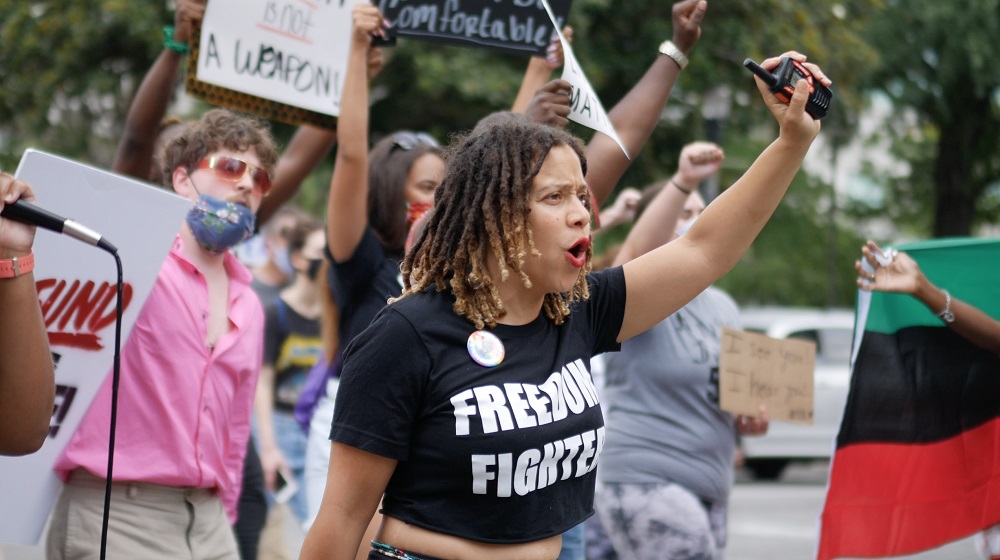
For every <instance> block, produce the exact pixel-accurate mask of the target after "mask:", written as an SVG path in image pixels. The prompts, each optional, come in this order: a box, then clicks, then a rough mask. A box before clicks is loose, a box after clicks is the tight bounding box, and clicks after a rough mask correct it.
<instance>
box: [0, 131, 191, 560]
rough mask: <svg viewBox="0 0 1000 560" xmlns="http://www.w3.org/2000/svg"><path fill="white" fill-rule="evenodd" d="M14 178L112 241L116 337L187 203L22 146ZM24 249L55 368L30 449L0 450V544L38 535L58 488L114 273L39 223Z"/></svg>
mask: <svg viewBox="0 0 1000 560" xmlns="http://www.w3.org/2000/svg"><path fill="white" fill-rule="evenodd" d="M17 177H18V178H20V179H24V180H25V181H27V182H28V183H30V184H31V186H32V188H34V190H35V195H36V196H37V197H38V204H39V205H40V206H42V207H43V208H46V209H48V210H51V211H53V212H55V213H56V214H59V215H62V216H66V217H69V218H72V219H74V220H76V221H77V222H79V223H81V224H84V225H86V226H87V227H90V228H93V229H94V230H95V231H98V232H100V233H101V235H103V236H104V237H105V238H107V239H108V241H110V242H112V243H114V244H115V245H116V246H117V247H118V255H119V257H120V258H121V260H122V273H123V275H124V287H123V290H122V307H123V313H122V342H123V344H124V340H125V338H126V337H127V336H128V333H129V332H130V331H131V330H132V326H133V325H134V324H135V320H136V319H137V318H138V316H139V310H140V309H141V308H142V305H143V303H145V301H146V296H147V295H149V291H150V290H151V289H152V288H153V283H154V282H155V281H156V277H157V274H158V273H159V271H160V267H161V265H162V264H163V261H164V259H166V257H167V252H168V251H169V250H170V247H171V244H172V243H173V241H174V237H175V235H176V234H177V231H178V230H179V229H180V227H181V225H182V224H183V223H184V216H185V214H186V213H187V211H188V209H189V208H190V207H191V202H190V201H189V200H187V199H184V198H181V197H179V196H177V195H176V194H173V193H171V192H167V191H166V190H164V189H161V188H157V187H154V186H152V185H148V184H146V183H143V182H141V181H137V180H135V179H131V178H128V177H122V176H120V175H115V174H113V173H109V172H107V171H104V170H101V169H97V168H94V167H90V166H87V165H84V164H82V163H77V162H74V161H72V160H68V159H64V158H61V157H58V156H55V155H51V154H47V153H44V152H39V151H35V150H28V151H26V152H25V154H24V156H23V157H22V158H21V163H20V165H19V166H18V168H17ZM34 251H35V255H36V260H37V263H38V264H37V266H36V267H35V273H34V276H35V288H36V290H37V291H38V301H39V304H40V306H41V309H42V317H43V318H44V320H45V327H46V329H47V330H48V335H49V346H50V347H51V349H52V359H53V362H54V363H55V366H56V368H55V371H56V395H55V396H56V398H55V407H54V408H55V409H54V411H53V412H52V417H51V419H50V420H49V435H48V438H47V439H46V441H45V443H44V444H43V445H42V448H41V449H40V450H39V451H38V452H37V453H34V454H32V455H28V456H25V457H0V496H3V499H0V542H10V543H17V544H25V545H31V544H35V543H36V542H37V541H38V538H39V536H40V535H41V533H42V528H43V527H44V526H45V520H46V519H48V517H49V513H50V512H51V510H52V507H53V505H54V504H55V501H56V498H57V497H58V495H59V490H60V488H62V483H61V482H60V481H59V477H58V476H56V473H55V472H54V471H53V470H52V469H53V466H54V465H55V462H56V459H58V457H59V455H60V454H61V453H62V450H63V449H64V448H65V447H66V444H67V443H68V442H69V439H70V437H71V436H72V435H73V432H74V431H75V430H76V426H77V425H78V424H79V423H80V420H81V419H82V418H83V414H84V412H86V411H87V407H89V406H90V403H91V401H92V400H93V398H94V395H96V394H97V390H98V389H99V388H100V386H101V384H102V383H103V382H104V379H105V378H106V377H107V375H108V372H109V371H110V368H111V365H112V362H113V355H114V346H115V345H114V342H115V307H116V295H117V279H118V273H117V268H116V266H115V261H114V259H113V258H112V256H111V255H109V254H107V253H105V252H103V251H101V250H100V249H97V248H96V247H92V246H90V245H86V244H83V243H80V242H79V241H76V240H74V239H72V238H70V237H67V236H62V235H56V234H54V233H52V232H48V231H46V230H43V229H39V230H38V233H37V234H36V235H35V245H34ZM4 320H13V319H11V318H9V317H8V318H5V319H4ZM126 421H127V419H126Z"/></svg>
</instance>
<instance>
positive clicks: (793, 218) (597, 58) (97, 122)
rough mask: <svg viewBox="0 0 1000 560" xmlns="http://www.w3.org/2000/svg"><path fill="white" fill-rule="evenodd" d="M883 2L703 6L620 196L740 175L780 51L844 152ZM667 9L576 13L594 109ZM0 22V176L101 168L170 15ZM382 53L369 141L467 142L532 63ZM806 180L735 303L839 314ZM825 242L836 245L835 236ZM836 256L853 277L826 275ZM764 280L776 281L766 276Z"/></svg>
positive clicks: (583, 8) (123, 5)
mask: <svg viewBox="0 0 1000 560" xmlns="http://www.w3.org/2000/svg"><path fill="white" fill-rule="evenodd" d="M880 1H881V0H843V1H840V2H837V3H834V4H822V3H821V4H819V5H816V4H810V3H803V2H799V1H797V0H747V1H744V2H710V6H709V9H708V14H707V16H706V19H705V22H704V24H703V34H702V38H701V41H700V42H699V44H698V45H696V47H695V50H694V51H693V52H692V53H691V60H692V64H691V66H689V67H688V69H686V70H685V71H684V72H683V73H682V74H681V78H680V80H679V81H678V83H677V85H676V86H675V88H674V91H673V94H672V98H671V101H670V104H669V106H668V109H667V111H665V112H664V114H663V115H661V118H660V125H659V126H658V127H657V128H656V130H654V132H653V135H652V137H651V138H650V141H649V142H648V143H647V145H646V147H645V148H644V150H643V152H642V153H641V154H639V155H638V157H635V158H634V161H633V164H632V166H631V168H630V169H629V171H628V172H627V174H626V176H625V177H624V178H623V180H622V181H621V183H620V185H619V186H620V187H622V186H627V185H632V186H641V185H644V184H647V183H649V182H651V181H653V180H655V179H658V178H661V177H663V176H666V175H667V174H669V173H671V172H672V171H673V168H674V166H675V162H676V158H677V154H678V153H679V151H680V148H681V147H682V146H683V144H685V143H687V142H690V141H694V140H701V139H706V138H708V139H712V140H715V141H717V142H720V143H721V144H722V145H723V147H724V148H725V149H726V150H727V153H728V154H729V162H728V164H727V167H726V171H725V172H724V173H723V176H722V180H721V184H722V185H723V186H726V185H730V184H732V182H734V181H735V179H736V178H737V177H738V176H739V175H740V174H742V172H743V171H744V170H745V169H746V167H747V166H748V165H749V164H750V163H751V162H752V161H753V158H754V157H755V155H756V154H757V153H759V152H760V150H761V149H763V147H764V146H765V145H766V143H767V141H769V139H771V138H773V137H774V135H775V133H776V129H775V128H774V125H773V121H772V119H771V118H770V116H769V115H768V113H767V111H766V109H764V107H763V105H762V104H761V103H760V102H759V100H758V99H757V92H756V88H755V87H754V85H753V80H752V78H751V76H750V74H749V73H748V72H747V71H746V70H745V69H744V68H743V66H742V61H743V59H744V58H746V57H751V58H754V59H755V60H758V61H759V60H760V59H762V58H764V57H765V56H771V55H775V54H778V53H780V52H783V51H785V50H790V49H795V50H799V51H801V52H805V53H807V54H809V55H810V59H811V60H813V61H815V62H817V63H819V64H821V65H822V66H823V68H824V70H825V71H826V72H827V74H828V75H830V76H831V77H832V79H833V80H834V82H835V86H834V94H835V101H834V103H835V105H834V110H833V111H832V112H831V115H830V116H828V118H827V119H826V120H825V121H824V132H823V134H824V135H827V136H829V137H830V138H832V139H833V141H834V142H843V141H846V140H847V139H849V138H850V136H851V131H852V130H853V127H854V123H855V122H856V119H857V117H856V115H858V114H859V111H860V107H861V103H862V97H861V95H859V94H858V92H859V91H860V87H859V86H860V84H859V80H860V78H861V73H860V72H857V71H856V70H857V69H858V68H865V67H871V66H873V64H874V60H875V54H874V52H873V50H872V49H871V48H870V47H869V46H868V45H867V44H866V43H865V42H864V41H863V36H862V35H861V32H862V31H863V30H864V28H865V26H866V22H867V19H868V18H869V17H870V16H871V15H873V14H874V13H875V12H874V8H875V7H876V6H877V5H878V3H879V2H880ZM979 1H983V0H979ZM927 2H928V3H929V2H930V0H927ZM670 10H671V4H670V3H669V2H661V1H655V0H631V1H629V2H619V1H614V0H575V2H574V5H573V8H572V11H571V12H570V22H569V23H570V24H571V25H573V26H574V28H575V38H576V39H575V44H574V50H575V52H576V54H577V57H578V58H579V59H580V61H581V63H582V64H583V66H584V69H585V71H586V72H587V75H588V78H589V79H590V81H591V83H592V84H593V86H594V88H595V89H596V91H597V92H598V94H599V95H600V97H601V99H602V101H603V104H604V105H605V107H607V108H609V109H610V108H611V107H612V106H613V105H614V104H615V103H616V102H617V100H618V99H620V98H621V97H622V96H624V94H625V93H626V92H627V91H628V89H629V88H630V87H631V86H632V84H634V83H635V82H636V81H637V80H638V79H639V78H640V77H641V76H642V74H643V73H644V72H645V70H646V68H647V67H648V66H649V64H650V63H651V62H652V61H653V60H654V59H655V57H656V56H657V47H658V45H659V44H660V42H662V41H663V40H665V39H669V38H670V37H671V34H672V23H671V14H670ZM0 13H3V14H4V18H3V19H2V20H0V38H2V39H3V44H4V49H3V50H2V51H0V74H2V75H3V76H4V81H3V83H2V85H0V88H2V92H3V95H2V96H0V166H2V167H5V168H8V167H10V166H11V165H12V164H13V163H15V162H16V160H17V159H18V158H19V156H20V153H21V152H22V151H23V149H24V148H25V147H27V146H37V147H40V148H43V149H47V150H50V151H54V152H57V153H62V154H64V155H67V156H69V157H73V158H76V159H80V160H83V161H89V162H92V163H94V164H95V165H99V166H107V165H108V164H109V163H110V161H111V157H112V153H113V150H114V147H115V145H116V143H117V139H118V136H119V135H120V133H121V130H122V123H123V120H124V115H125V113H126V110H127V107H128V104H129V102H130V100H131V96H132V95H133V93H134V90H135V88H136V87H137V85H138V83H139V81H140V80H141V78H142V75H143V74H144V73H145V71H146V69H148V68H149V66H150V65H151V64H152V61H153V59H154V57H155V56H156V54H157V53H158V52H159V50H160V43H161V40H162V36H161V28H162V26H163V25H164V24H168V23H170V22H171V21H172V14H171V13H169V11H168V10H167V9H166V6H165V3H163V2H152V3H147V2H130V1H128V0H78V1H74V2H65V1H61V0H37V1H31V2H20V1H17V0H0ZM392 50H393V52H391V53H390V59H389V61H388V63H387V65H386V67H385V69H384V70H383V72H382V73H381V74H380V76H379V77H378V78H377V79H376V81H375V82H374V84H373V96H372V97H373V106H372V121H371V126H372V137H373V139H377V138H378V137H379V136H380V135H383V134H386V133H388V132H390V131H392V130H397V129H403V128H406V129H416V130H428V131H431V132H432V133H434V134H435V135H437V136H438V137H439V138H441V139H446V138H447V136H448V134H449V133H452V132H455V131H461V130H466V129H469V128H471V127H472V126H474V124H475V123H476V121H478V120H479V119H480V118H482V117H483V116H485V115H486V114H488V113H490V112H492V111H496V110H501V109H506V108H508V107H509V106H510V104H511V103H512V102H513V99H514V97H515V94H516V92H517V88H518V84H519V82H520V79H521V75H522V73H523V70H524V68H525V66H526V63H527V60H526V59H524V58H518V57H509V56H502V55H497V54H495V53H492V52H489V51H483V50H475V49H463V48H457V47H445V46H439V45H432V44H429V43H422V42H417V41H407V40H402V41H400V45H399V46H398V47H397V48H395V49H392ZM712 91H715V92H718V91H728V92H730V93H731V98H732V100H733V105H734V107H733V108H732V110H731V111H729V113H728V115H725V116H724V118H722V119H718V118H714V117H711V115H706V112H705V106H704V105H705V104H704V100H705V99H706V94H708V93H709V92H712ZM716 116H718V115H716ZM722 125H725V126H724V127H723V126H722ZM573 130H574V131H575V132H577V133H578V134H580V135H581V136H582V137H584V138H589V137H590V136H591V135H592V134H593V132H591V131H589V130H586V129H583V128H581V127H576V126H574V129H573ZM723 130H724V133H720V131H723ZM276 131H277V134H276V135H277V136H278V137H279V139H284V138H287V137H288V135H289V134H290V132H291V129H290V127H287V126H281V125H279V126H277V127H276ZM753 131H758V132H759V131H763V132H760V133H754V132H753ZM329 169H330V166H329V162H327V163H326V164H325V165H324V166H322V168H321V171H320V172H319V173H317V174H315V175H314V176H313V177H312V178H310V180H309V181H308V183H307V184H306V186H305V187H304V189H303V190H304V192H303V193H302V195H301V198H300V200H302V201H307V203H308V206H309V207H323V206H324V205H325V204H324V203H323V197H324V192H325V189H326V187H327V181H328V180H329V179H328V178H329ZM801 181H804V183H803V184H804V185H805V187H802V188H796V189H794V190H793V192H792V194H791V195H790V198H789V201H790V202H789V203H788V204H786V205H784V206H783V207H782V209H780V210H779V213H778V215H777V216H775V221H774V223H773V224H772V225H769V226H768V230H767V231H765V233H764V235H763V237H762V239H761V241H760V242H759V243H757V244H756V245H755V246H754V249H753V251H752V252H751V254H750V255H748V257H747V260H746V263H745V264H746V266H743V265H741V266H738V267H737V269H736V270H735V271H734V272H733V273H732V274H731V275H730V278H729V279H727V280H726V282H727V283H726V287H727V288H728V289H730V290H732V291H733V292H734V294H737V295H738V296H740V297H741V299H742V298H743V296H744V294H745V296H746V298H751V296H752V298H753V299H756V300H760V301H771V302H783V301H785V302H787V301H796V302H799V301H801V302H807V303H810V304H813V305H822V304H824V303H835V304H840V305H844V304H847V303H849V300H845V299H844V298H845V297H850V296H849V295H847V296H843V295H838V296H836V297H834V298H831V296H830V294H831V293H834V292H836V293H840V292H837V290H831V289H830V288H829V287H828V286H827V287H823V288H820V287H819V286H823V285H824V283H826V284H829V283H830V282H833V281H834V280H833V279H825V277H826V276H828V275H829V274H830V272H831V271H832V270H834V268H837V267H839V272H840V273H842V274H843V275H845V276H848V277H849V276H850V275H851V270H850V268H849V262H850V261H849V260H846V259H845V258H841V257H837V256H836V254H835V253H834V252H833V251H832V250H831V249H830V248H831V247H834V246H835V245H837V244H836V243H830V242H823V240H825V239H829V238H831V234H830V233H829V232H830V231H832V230H831V224H833V225H834V228H835V229H836V228H839V226H838V224H839V210H838V209H837V207H836V205H835V204H832V203H830V202H829V200H827V202H826V203H824V202H823V201H824V200H825V198H824V197H826V199H829V198H830V197H829V193H828V192H827V191H828V189H826V190H824V187H825V186H824V185H821V184H818V183H816V182H815V181H812V180H808V179H807V178H805V177H803V178H802V179H801ZM798 199H801V200H798ZM797 200H798V201H797ZM830 212H834V213H835V214H830ZM831 216H832V218H831ZM772 230H774V231H776V232H777V233H775V234H771V233H770V232H771V231H772ZM772 236H773V237H772ZM832 237H836V238H837V239H840V237H841V232H840V230H839V229H836V234H834V235H832ZM787 239H796V240H799V241H804V240H806V239H809V240H811V241H812V240H815V241H816V243H818V244H820V245H821V246H822V247H826V248H827V249H821V250H817V249H816V248H815V247H814V248H813V249H812V250H810V251H800V252H799V253H798V254H796V253H795V252H794V251H792V253H791V254H794V255H795V256H794V258H791V257H789V254H790V253H788V251H790V250H791V249H790V248H789V246H788V243H787V242H785V241H783V240H787ZM850 243H851V244H853V240H852V241H851V242H850ZM852 249H854V250H856V245H855V246H854V247H852ZM847 253H849V254H850V259H853V254H854V252H853V250H852V251H850V252H847V251H846V250H845V257H846V254H847ZM836 258H841V260H844V262H847V263H848V265H846V266H842V265H843V263H841V262H837V264H836V265H835V266H833V265H831V264H830V263H831V262H833V260H834V259H836ZM790 261H792V262H794V266H791V265H788V263H789V262H790ZM783 263H784V264H783ZM761 266H763V267H764V268H759V267H761ZM784 266H791V268H790V269H789V270H788V271H787V273H788V275H789V276H787V277H788V278H795V279H796V281H795V282H790V285H789V286H787V289H784V288H782V289H770V288H765V287H763V282H757V281H756V280H754V278H761V279H766V278H770V279H772V280H775V279H780V278H784V277H786V276H783V274H785V272H784V269H783V268H782V267H784ZM770 268H775V269H776V270H782V271H783V272H782V273H781V274H775V273H773V272H770V273H769V272H768V269H770ZM743 271H745V272H743ZM835 272H836V271H835ZM741 282H742V283H745V285H746V286H747V288H743V287H741V285H740V283H741ZM772 283H773V282H772ZM798 294H805V295H798Z"/></svg>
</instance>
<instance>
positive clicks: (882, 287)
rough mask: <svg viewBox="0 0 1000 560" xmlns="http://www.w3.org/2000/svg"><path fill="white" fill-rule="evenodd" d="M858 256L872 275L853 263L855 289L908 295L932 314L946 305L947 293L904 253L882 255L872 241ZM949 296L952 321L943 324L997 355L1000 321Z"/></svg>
mask: <svg viewBox="0 0 1000 560" xmlns="http://www.w3.org/2000/svg"><path fill="white" fill-rule="evenodd" d="M861 253H862V255H863V258H864V259H865V260H867V261H868V263H869V264H870V265H871V266H872V267H874V269H875V272H874V274H871V273H869V272H867V271H865V270H864V269H862V267H861V261H857V262H856V263H855V264H854V268H855V269H856V270H857V271H858V287H859V288H862V289H865V290H877V291H880V292H896V293H902V294H910V295H911V296H913V297H915V298H917V300H918V301H920V303H923V304H924V305H925V306H926V307H927V309H929V310H930V311H931V313H934V314H935V315H939V314H941V313H942V312H943V311H944V310H945V308H946V307H947V306H948V301H947V300H948V298H949V296H950V294H949V296H946V295H945V292H944V291H943V290H942V289H941V288H939V287H937V286H935V285H934V283H933V282H931V281H930V280H928V279H927V277H926V276H924V273H923V271H921V270H920V266H919V265H918V264H917V263H916V261H914V260H913V259H912V258H911V257H910V256H909V255H907V254H906V253H896V252H892V253H890V255H889V256H885V254H884V253H883V252H882V250H881V249H880V248H879V246H878V245H876V244H875V242H874V241H869V242H868V243H867V244H866V245H865V246H864V247H862V248H861ZM875 255H880V256H883V260H882V261H881V262H879V259H877V258H876V257H875ZM882 263H886V264H882ZM950 297H951V313H952V315H953V316H954V320H953V321H950V322H949V321H945V322H944V324H945V325H946V326H947V327H948V328H950V329H951V330H953V331H955V332H956V333H958V335H959V336H961V337H962V338H964V339H966V340H968V341H969V342H971V343H972V344H974V345H976V346H978V347H979V348H982V349H983V350H987V351H989V352H992V353H994V354H996V355H997V356H1000V321H997V320H996V319H993V318H992V317H990V316H989V315H987V314H985V313H983V312H982V311H981V310H979V309H978V308H976V307H974V306H972V305H969V304H968V303H965V302H964V301H961V300H959V299H958V298H955V297H954V296H950Z"/></svg>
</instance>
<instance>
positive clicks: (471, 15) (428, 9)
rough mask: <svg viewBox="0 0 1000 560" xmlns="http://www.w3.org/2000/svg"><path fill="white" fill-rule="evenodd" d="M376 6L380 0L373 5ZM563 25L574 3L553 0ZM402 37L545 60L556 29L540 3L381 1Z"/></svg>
mask: <svg viewBox="0 0 1000 560" xmlns="http://www.w3.org/2000/svg"><path fill="white" fill-rule="evenodd" d="M373 3H375V2H373ZM552 4H553V7H554V9H555V13H556V15H557V16H558V17H557V18H555V19H556V21H557V22H558V24H557V25H556V27H560V28H561V27H562V26H563V22H565V21H566V16H567V15H568V14H569V8H570V5H571V4H572V0H553V1H552ZM376 5H377V6H378V9H379V10H380V11H381V12H382V15H384V16H385V17H386V19H388V20H389V21H390V22H392V26H393V27H394V28H395V29H396V31H397V32H398V33H399V35H400V36H403V37H412V38H414V39H420V40H422V41H430V42H434V43H444V44H453V45H459V46H466V47H486V48H489V49H492V50H495V51H500V52H505V53H510V54H521V55H528V56H530V55H541V56H545V49H546V48H547V47H548V46H549V42H550V40H551V39H552V32H553V30H554V28H553V27H552V23H551V22H550V21H549V17H548V15H546V13H545V9H544V8H543V6H542V4H541V3H540V2H539V1H538V0H378V2H377V3H376Z"/></svg>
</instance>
